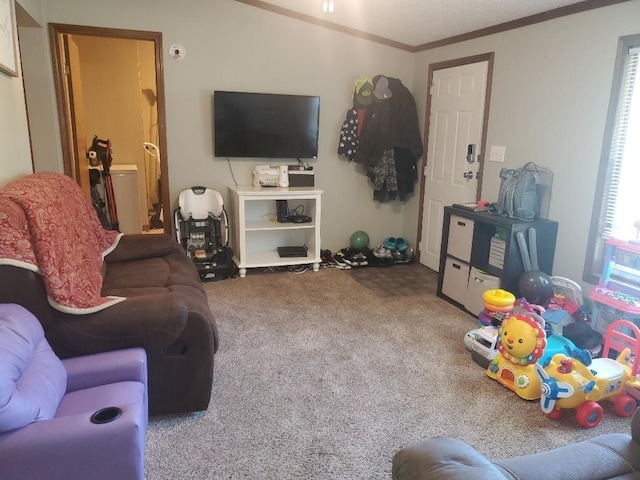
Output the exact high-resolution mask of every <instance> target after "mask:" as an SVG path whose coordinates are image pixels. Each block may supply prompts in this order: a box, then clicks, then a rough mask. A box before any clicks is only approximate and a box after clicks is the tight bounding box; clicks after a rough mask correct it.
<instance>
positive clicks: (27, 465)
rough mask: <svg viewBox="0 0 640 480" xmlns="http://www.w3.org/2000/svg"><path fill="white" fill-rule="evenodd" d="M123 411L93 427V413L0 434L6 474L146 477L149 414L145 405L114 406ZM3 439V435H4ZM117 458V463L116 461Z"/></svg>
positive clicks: (0, 461)
mask: <svg viewBox="0 0 640 480" xmlns="http://www.w3.org/2000/svg"><path fill="white" fill-rule="evenodd" d="M113 406H118V407H120V408H121V409H122V415H121V416H120V417H119V418H117V419H116V420H114V421H112V422H110V423H104V424H101V425H94V424H92V423H90V422H89V416H90V415H89V414H88V413H84V414H75V415H66V416H63V417H56V418H53V419H51V420H45V421H41V422H35V423H32V424H30V425H27V426H26V427H24V428H21V429H18V430H14V431H11V432H8V433H5V434H1V435H0V444H2V448H1V449H0V465H2V469H1V471H2V473H1V474H0V476H1V477H2V478H11V479H12V480H27V479H33V478H86V479H88V478H91V479H93V480H108V479H114V478H128V479H139V480H142V479H143V478H144V471H143V467H144V452H145V433H146V430H147V412H146V411H145V406H144V405H143V404H142V403H128V404H124V405H113ZM3 437H4V438H3ZM114 459H115V461H114Z"/></svg>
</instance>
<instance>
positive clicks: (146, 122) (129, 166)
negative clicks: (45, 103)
mask: <svg viewBox="0 0 640 480" xmlns="http://www.w3.org/2000/svg"><path fill="white" fill-rule="evenodd" d="M49 35H50V39H51V49H52V58H53V69H54V78H55V87H56V95H57V99H58V117H59V120H60V134H61V143H62V154H63V163H64V173H65V174H66V175H69V176H71V177H72V178H74V179H75V180H76V182H78V184H79V185H80V186H81V187H82V189H83V190H84V191H85V192H86V193H87V195H90V196H91V186H92V184H93V185H94V186H95V181H94V180H92V179H90V175H89V173H90V169H91V168H92V166H91V165H90V163H89V160H88V158H87V150H88V149H89V147H90V146H91V144H92V141H93V139H94V136H96V137H98V138H99V139H100V140H106V139H108V140H109V141H110V144H111V146H112V149H113V161H112V162H113V163H112V176H113V171H114V169H115V171H118V172H121V173H122V174H123V175H125V174H126V175H129V174H130V173H131V172H132V171H135V172H137V178H138V180H137V181H133V187H132V188H133V192H134V193H133V195H131V194H130V192H127V193H126V194H123V195H119V194H118V192H117V191H116V199H115V200H116V201H115V203H116V204H117V205H118V210H119V212H118V217H121V216H123V217H126V218H135V219H137V221H134V225H136V227H135V230H139V231H148V230H150V229H152V228H156V229H158V230H160V231H165V232H170V230H171V216H170V211H169V210H170V209H169V205H170V204H169V182H168V167H167V164H168V162H167V153H166V152H167V141H166V121H165V98H164V78H163V66H162V34H161V33H159V32H146V31H137V30H121V29H112V28H98V27H88V26H78V25H62V24H50V25H49ZM93 167H94V168H95V165H93ZM93 179H95V176H94V177H93ZM92 182H93V183H92ZM121 183H122V184H123V185H132V183H131V181H130V180H126V181H125V182H121ZM135 184H137V186H138V188H137V189H136V188H135ZM120 188H124V187H120ZM124 198H126V199H127V200H126V201H124V200H122V199H124ZM131 199H134V200H136V201H131ZM120 210H122V211H120ZM129 224H130V222H129ZM137 224H140V227H139V228H138V227H137ZM127 233H129V232H127ZM131 233H134V232H131Z"/></svg>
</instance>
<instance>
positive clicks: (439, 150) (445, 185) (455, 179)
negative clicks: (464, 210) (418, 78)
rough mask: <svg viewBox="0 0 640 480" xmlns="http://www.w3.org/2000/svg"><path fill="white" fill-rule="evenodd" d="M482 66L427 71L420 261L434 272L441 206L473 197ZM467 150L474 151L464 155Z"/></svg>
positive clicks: (480, 121) (483, 94)
mask: <svg viewBox="0 0 640 480" xmlns="http://www.w3.org/2000/svg"><path fill="white" fill-rule="evenodd" d="M488 65H489V62H488V61H482V62H477V63H469V64H465V65H459V66H455V67H449V68H443V69H439V70H434V71H433V81H432V84H431V87H430V95H431V108H430V111H429V112H428V115H429V138H428V141H427V160H426V165H425V167H424V175H425V182H424V204H423V209H422V232H421V237H420V238H421V240H420V263H421V264H423V265H425V266H426V267H429V268H430V269H432V270H435V271H438V270H439V263H440V242H441V237H442V218H443V213H444V207H445V206H448V205H451V204H453V203H468V202H475V201H476V192H477V186H478V180H477V176H478V172H479V168H480V167H479V163H478V158H479V157H478V155H479V154H480V153H482V152H480V145H481V140H482V132H483V128H484V125H483V121H484V107H485V98H486V90H487V72H488ZM470 145H473V146H474V147H469V146H470ZM470 148H472V149H475V150H474V151H473V152H472V155H469V156H468V155H467V154H468V153H469V150H470Z"/></svg>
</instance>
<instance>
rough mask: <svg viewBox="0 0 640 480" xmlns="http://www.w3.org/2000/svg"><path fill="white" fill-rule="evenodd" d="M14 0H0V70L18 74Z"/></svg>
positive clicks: (10, 74)
mask: <svg viewBox="0 0 640 480" xmlns="http://www.w3.org/2000/svg"><path fill="white" fill-rule="evenodd" d="M17 38H18V36H17V30H16V10H15V3H14V0H0V71H1V72H4V73H6V74H7V75H9V76H12V77H17V76H18V45H17Z"/></svg>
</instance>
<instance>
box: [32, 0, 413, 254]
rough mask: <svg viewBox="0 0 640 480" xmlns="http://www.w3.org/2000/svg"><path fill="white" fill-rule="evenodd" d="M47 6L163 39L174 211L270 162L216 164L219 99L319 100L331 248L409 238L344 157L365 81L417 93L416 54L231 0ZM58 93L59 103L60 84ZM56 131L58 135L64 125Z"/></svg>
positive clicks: (62, 15)
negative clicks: (342, 148)
mask: <svg viewBox="0 0 640 480" xmlns="http://www.w3.org/2000/svg"><path fill="white" fill-rule="evenodd" d="M43 4H44V18H45V21H46V22H54V23H67V24H79V25H91V26H102V27H112V28H124V29H136V30H149V31H159V32H162V34H163V42H164V47H165V48H164V50H165V55H164V75H165V95H166V118H167V141H168V160H169V183H170V185H169V187H170V194H171V199H172V202H173V205H172V207H171V208H174V207H175V200H176V199H177V196H178V194H179V192H180V191H181V190H183V189H185V188H188V187H191V186H193V185H201V184H205V185H206V186H208V187H210V188H215V189H217V190H220V191H221V192H222V193H223V194H224V195H225V197H226V195H227V186H229V185H233V184H234V178H233V176H235V179H236V180H237V182H238V183H239V184H249V183H250V182H251V170H252V168H253V166H254V165H257V164H260V163H269V161H268V160H262V161H254V160H248V159H242V160H234V159H232V160H231V166H229V165H228V164H227V162H226V160H225V159H222V158H215V157H214V156H213V143H212V141H213V139H212V120H211V113H212V112H211V95H212V93H213V91H214V90H216V89H218V90H241V91H242V90H244V91H255V92H269V93H291V94H309V95H320V97H321V106H320V112H321V113H320V145H319V158H318V160H317V161H314V162H313V166H314V168H315V170H316V185H317V187H319V188H321V189H323V190H324V196H323V219H322V221H323V228H322V247H323V248H329V249H332V250H336V249H339V248H342V247H345V246H347V245H348V243H349V236H350V235H351V233H352V232H353V231H355V230H359V229H363V230H366V231H367V232H368V233H369V235H370V237H371V242H372V243H378V242H381V241H382V240H383V239H384V238H385V237H387V236H398V235H400V234H402V233H403V216H402V214H401V213H402V210H403V204H402V203H400V202H397V201H396V202H392V203H388V204H382V205H381V204H378V203H376V202H374V201H373V199H372V193H373V192H372V189H371V186H370V184H369V181H368V179H367V178H366V176H365V175H364V174H363V173H362V171H361V170H360V167H358V166H356V165H354V164H349V163H348V162H347V161H346V160H344V159H342V158H341V157H338V156H337V154H336V150H337V146H338V133H339V130H340V126H341V124H342V121H343V119H344V116H345V114H346V111H347V109H348V108H349V107H350V106H351V102H352V92H353V87H354V85H355V81H356V79H357V78H358V77H359V76H360V75H363V74H367V75H375V74H378V73H382V74H385V75H389V76H392V77H396V78H400V79H401V80H402V82H403V83H404V84H405V85H406V86H407V87H408V88H409V89H411V88H412V85H411V83H412V78H413V77H412V74H413V55H412V54H410V53H407V52H402V51H399V50H396V49H393V48H390V47H385V46H381V45H377V44H373V43H370V42H367V41H365V40H362V39H358V38H354V37H350V36H348V35H344V34H341V33H337V32H333V31H330V30H326V29H323V28H320V27H315V26H311V25H309V24H307V23H303V22H300V21H297V20H294V19H290V18H287V17H284V16H281V15H277V14H274V13H270V12H267V11H264V10H261V9H258V8H254V7H250V6H247V5H244V4H241V3H238V2H234V1H231V0H212V1H207V2H203V1H196V0H187V1H182V2H171V3H163V4H162V6H159V5H158V2H154V1H152V0H138V1H136V2H130V1H128V0H112V1H109V2H103V1H96V0H68V1H65V2H57V1H53V0H44V2H43ZM98 12H99V13H98ZM47 41H48V40H47ZM173 43H180V44H183V45H184V46H185V48H186V57H185V58H184V59H183V60H180V61H176V60H173V59H171V58H170V57H169V56H168V55H167V50H168V47H169V46H170V45H171V44H173ZM46 51H47V52H48V45H47V50H46ZM36 54H37V53H36ZM47 55H49V54H48V53H47ZM47 62H48V64H47V65H46V70H47V75H49V76H50V75H51V73H50V70H51V66H50V65H51V61H50V59H48V60H47ZM50 84H51V88H50V90H51V94H52V95H53V81H52V80H51V81H50ZM45 103H49V104H51V103H52V101H50V102H45ZM44 108H45V110H48V107H44ZM43 115H45V116H48V115H49V113H48V111H45V112H43ZM49 125H50V131H56V132H57V128H58V127H57V121H51V122H49ZM45 136H46V135H45ZM36 141H38V140H37V139H36ZM230 168H231V169H232V170H233V176H232V174H231V171H230ZM414 235H415V232H414Z"/></svg>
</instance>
